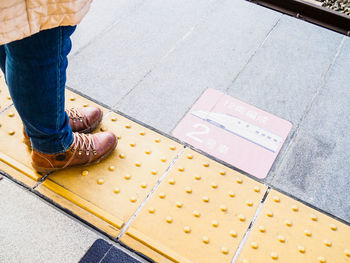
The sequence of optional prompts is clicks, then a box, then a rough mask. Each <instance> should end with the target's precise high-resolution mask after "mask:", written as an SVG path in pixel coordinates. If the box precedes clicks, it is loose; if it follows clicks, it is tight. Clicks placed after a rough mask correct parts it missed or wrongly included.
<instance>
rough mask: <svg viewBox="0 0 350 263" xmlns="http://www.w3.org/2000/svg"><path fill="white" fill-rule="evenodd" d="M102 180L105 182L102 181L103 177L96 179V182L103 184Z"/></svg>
mask: <svg viewBox="0 0 350 263" xmlns="http://www.w3.org/2000/svg"><path fill="white" fill-rule="evenodd" d="M104 182H105V181H104V180H103V179H98V180H97V183H98V184H103V183H104Z"/></svg>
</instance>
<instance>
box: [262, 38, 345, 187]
mask: <svg viewBox="0 0 350 263" xmlns="http://www.w3.org/2000/svg"><path fill="white" fill-rule="evenodd" d="M346 38H347V37H346V36H344V37H343V39H342V40H341V41H340V43H339V46H338V48H337V50H336V52H335V55H334V57H333V59H332V61H331V63H330V64H329V66H328V68H327V70H326V72H325V73H324V74H323V76H322V77H321V83H320V85H319V87H318V88H317V89H316V91H315V93H314V95H313V96H312V99H311V102H310V104H309V106H308V107H307V108H306V110H305V111H304V113H303V115H302V117H301V119H300V121H299V123H298V124H297V126H296V128H295V130H294V132H293V133H292V134H291V135H290V140H289V142H288V145H287V146H286V148H285V151H284V152H283V153H282V152H281V153H280V154H283V156H281V159H280V160H281V161H280V162H279V164H275V165H274V166H275V167H278V168H277V169H276V170H275V171H274V172H273V174H272V175H271V179H270V180H269V183H270V184H271V185H272V184H273V181H274V179H275V177H276V175H277V174H279V173H280V172H281V170H282V167H284V165H285V163H286V162H287V158H286V156H287V154H288V153H289V151H290V150H291V148H292V145H294V141H295V140H296V139H297V138H298V136H299V131H300V129H301V126H302V125H303V123H304V121H305V119H306V117H307V116H308V114H309V112H310V111H311V109H312V108H313V106H314V104H315V102H316V100H317V98H318V97H319V94H320V92H321V90H322V89H323V88H324V87H325V85H326V82H327V80H328V74H329V72H330V70H331V68H332V67H333V65H334V63H335V62H336V60H337V58H338V56H339V54H340V52H341V50H342V48H343V46H344V42H345V39H346Z"/></svg>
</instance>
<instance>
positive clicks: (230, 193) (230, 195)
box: [228, 192, 236, 197]
mask: <svg viewBox="0 0 350 263" xmlns="http://www.w3.org/2000/svg"><path fill="white" fill-rule="evenodd" d="M228 195H229V197H235V196H236V195H235V193H234V192H228Z"/></svg>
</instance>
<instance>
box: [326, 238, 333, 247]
mask: <svg viewBox="0 0 350 263" xmlns="http://www.w3.org/2000/svg"><path fill="white" fill-rule="evenodd" d="M324 244H325V245H326V246H327V247H331V246H332V242H331V241H329V240H327V239H326V240H325V241H324Z"/></svg>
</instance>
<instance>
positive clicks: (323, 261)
mask: <svg viewBox="0 0 350 263" xmlns="http://www.w3.org/2000/svg"><path fill="white" fill-rule="evenodd" d="M317 259H318V262H320V263H326V262H327V261H326V258H325V257H322V256H319V257H318V258H317Z"/></svg>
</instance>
